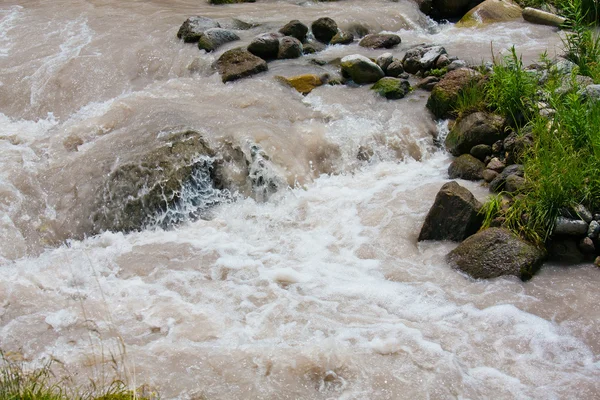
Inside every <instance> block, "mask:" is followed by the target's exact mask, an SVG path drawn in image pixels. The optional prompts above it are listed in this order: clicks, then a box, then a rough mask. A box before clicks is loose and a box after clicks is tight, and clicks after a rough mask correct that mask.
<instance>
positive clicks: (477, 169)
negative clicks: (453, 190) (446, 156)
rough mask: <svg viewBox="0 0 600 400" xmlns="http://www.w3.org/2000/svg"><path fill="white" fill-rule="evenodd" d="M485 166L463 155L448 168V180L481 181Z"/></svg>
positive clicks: (473, 158) (471, 157) (470, 156)
mask: <svg viewBox="0 0 600 400" xmlns="http://www.w3.org/2000/svg"><path fill="white" fill-rule="evenodd" d="M484 169H485V165H484V164H483V163H482V162H481V161H479V160H478V159H476V158H475V157H473V156H472V155H470V154H463V155H462V156H460V157H458V158H456V159H455V160H454V161H453V162H452V164H450V166H449V167H448V176H449V177H450V179H455V178H461V179H467V180H470V181H478V180H480V179H483V170H484Z"/></svg>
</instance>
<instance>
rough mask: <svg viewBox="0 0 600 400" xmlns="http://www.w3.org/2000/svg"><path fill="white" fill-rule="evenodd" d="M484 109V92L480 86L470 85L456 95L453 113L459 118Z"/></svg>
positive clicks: (476, 84)
mask: <svg viewBox="0 0 600 400" xmlns="http://www.w3.org/2000/svg"><path fill="white" fill-rule="evenodd" d="M485 108H486V101H485V92H484V91H483V88H482V85H480V84H479V83H472V84H470V85H468V86H467V87H465V88H464V89H463V90H461V91H460V92H459V94H458V99H457V101H456V107H455V109H454V111H455V112H456V114H457V115H458V117H461V116H462V115H467V114H471V113H473V112H476V111H482V110H484V109H485Z"/></svg>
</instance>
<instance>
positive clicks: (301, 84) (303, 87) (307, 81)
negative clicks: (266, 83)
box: [277, 74, 327, 95]
mask: <svg viewBox="0 0 600 400" xmlns="http://www.w3.org/2000/svg"><path fill="white" fill-rule="evenodd" d="M277 79H279V80H280V81H281V82H283V83H285V84H286V85H288V86H290V87H293V88H294V89H296V90H297V91H298V92H300V93H302V94H305V95H306V94H309V93H310V92H312V90H313V89H315V88H317V87H319V86H321V85H323V84H324V83H326V82H327V77H326V76H319V75H316V74H304V75H298V76H292V77H290V78H285V77H283V76H280V77H277Z"/></svg>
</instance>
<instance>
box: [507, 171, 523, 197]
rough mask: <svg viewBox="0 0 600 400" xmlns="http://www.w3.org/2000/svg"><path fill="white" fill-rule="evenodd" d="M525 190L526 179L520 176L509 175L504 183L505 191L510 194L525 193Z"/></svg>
mask: <svg viewBox="0 0 600 400" xmlns="http://www.w3.org/2000/svg"><path fill="white" fill-rule="evenodd" d="M524 189H525V178H522V177H520V176H518V175H509V176H507V177H506V180H505V181H504V191H506V192H508V193H518V192H523V191H524Z"/></svg>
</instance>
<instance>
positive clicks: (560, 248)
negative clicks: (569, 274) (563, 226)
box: [547, 237, 585, 264]
mask: <svg viewBox="0 0 600 400" xmlns="http://www.w3.org/2000/svg"><path fill="white" fill-rule="evenodd" d="M577 242H578V241H577V240H576V239H574V238H569V237H566V238H565V237H562V238H554V239H552V240H551V241H550V242H549V243H548V246H547V248H548V260H549V261H553V262H557V263H562V264H579V263H581V262H583V260H584V258H585V257H584V255H583V254H582V253H581V251H580V250H579V247H578V246H577Z"/></svg>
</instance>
